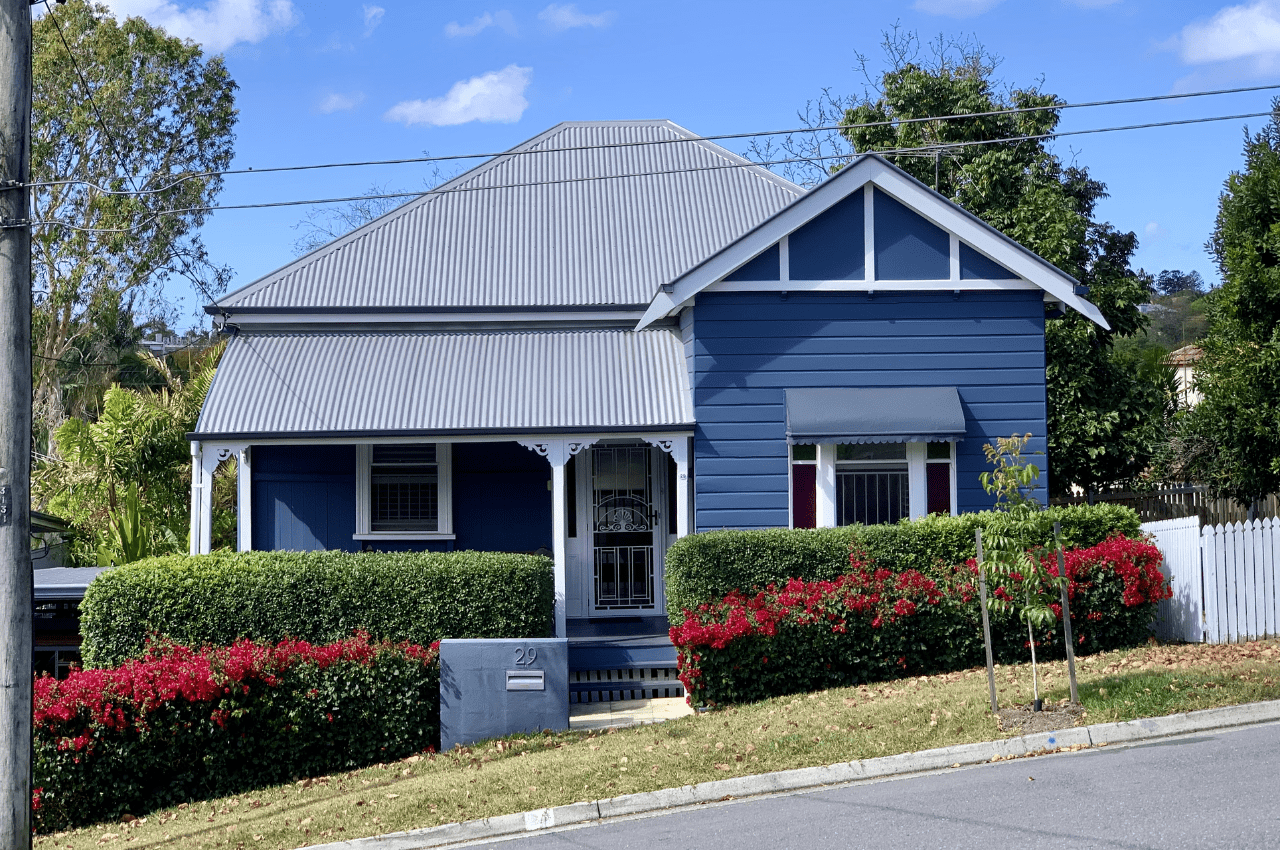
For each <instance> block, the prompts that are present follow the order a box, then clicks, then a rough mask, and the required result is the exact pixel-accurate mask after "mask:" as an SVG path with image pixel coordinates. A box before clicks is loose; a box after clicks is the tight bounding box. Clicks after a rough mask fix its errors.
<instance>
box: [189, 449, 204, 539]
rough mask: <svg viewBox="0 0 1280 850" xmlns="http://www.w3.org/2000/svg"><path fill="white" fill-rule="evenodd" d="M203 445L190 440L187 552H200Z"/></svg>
mask: <svg viewBox="0 0 1280 850" xmlns="http://www.w3.org/2000/svg"><path fill="white" fill-rule="evenodd" d="M202 453H203V446H202V445H201V443H200V441H199V440H192V441H191V527H190V529H189V530H188V533H187V552H188V553H189V554H192V555H199V554H200V517H201V515H202V514H201V501H200V469H201V454H202Z"/></svg>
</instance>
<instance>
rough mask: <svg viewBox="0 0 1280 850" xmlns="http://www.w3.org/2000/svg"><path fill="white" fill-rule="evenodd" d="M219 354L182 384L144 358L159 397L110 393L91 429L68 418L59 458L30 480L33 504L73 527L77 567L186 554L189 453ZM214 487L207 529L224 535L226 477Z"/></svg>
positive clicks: (206, 355) (144, 392)
mask: <svg viewBox="0 0 1280 850" xmlns="http://www.w3.org/2000/svg"><path fill="white" fill-rule="evenodd" d="M224 347H225V346H221V345H219V346H216V347H214V348H211V349H206V350H205V351H204V352H203V355H202V358H201V362H200V363H199V365H198V366H197V367H196V369H195V372H194V374H193V375H192V377H191V378H189V379H186V380H184V379H183V378H182V377H180V376H179V375H177V374H176V373H174V372H173V371H172V370H171V369H170V368H169V366H168V365H167V364H166V363H164V362H163V361H160V360H158V359H157V358H154V357H152V356H151V355H150V354H146V355H143V356H144V357H145V358H148V359H149V360H150V365H151V367H152V368H153V369H154V370H155V371H156V373H157V374H159V375H162V376H163V378H164V380H165V386H164V387H163V388H161V389H159V390H150V389H130V388H125V387H121V386H114V387H111V388H110V389H108V390H107V391H106V393H105V395H104V399H103V405H102V412H101V415H100V416H98V418H97V419H96V421H93V422H89V421H86V420H84V419H78V418H75V419H68V420H67V421H66V422H64V423H63V424H62V426H61V427H60V428H59V429H58V431H57V434H56V436H55V439H56V442H57V450H58V457H57V458H51V459H49V460H46V461H44V462H43V463H41V464H39V465H38V466H37V468H36V470H35V474H34V475H33V489H34V491H35V495H36V501H37V502H38V503H41V504H47V505H48V510H49V511H51V512H52V513H54V514H56V515H58V516H61V517H63V518H65V519H67V520H68V521H70V522H71V523H72V525H73V526H74V527H75V528H76V531H77V535H76V539H75V541H74V544H73V547H72V550H73V555H74V556H75V557H76V558H77V559H78V560H81V561H89V562H93V561H96V560H103V559H104V557H102V556H101V553H103V552H105V553H106V555H105V560H107V561H108V562H111V561H114V562H116V563H123V562H124V561H126V560H132V559H135V558H136V557H138V553H142V554H161V553H165V552H176V551H183V550H185V549H186V536H187V528H188V521H189V517H190V504H191V500H190V487H191V451H190V448H189V444H188V442H187V438H186V435H187V433H188V432H190V431H191V430H192V429H194V428H195V425H196V420H197V418H198V417H199V415H200V407H201V405H202V404H203V403H204V398H205V395H206V394H207V393H208V390H209V385H210V384H211V383H212V381H213V375H214V370H215V368H216V365H217V361H218V358H219V357H220V356H221V354H222V350H223V348H224ZM222 481H223V485H222V490H221V491H219V490H218V489H216V488H215V508H216V510H217V511H218V517H217V521H216V522H215V531H220V536H221V537H222V538H223V542H224V543H225V542H226V541H225V538H226V536H227V531H228V526H229V525H230V522H229V518H228V514H229V512H230V502H231V498H230V496H231V494H230V491H229V488H228V486H227V484H226V483H225V482H226V478H225V476H224V477H223V479H222Z"/></svg>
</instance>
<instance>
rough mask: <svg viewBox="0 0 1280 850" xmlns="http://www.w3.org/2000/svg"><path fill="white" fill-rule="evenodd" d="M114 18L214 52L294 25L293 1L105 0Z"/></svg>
mask: <svg viewBox="0 0 1280 850" xmlns="http://www.w3.org/2000/svg"><path fill="white" fill-rule="evenodd" d="M104 2H105V3H106V5H107V7H108V8H110V9H111V11H112V12H113V13H115V14H116V16H117V17H121V18H124V17H141V18H145V19H146V20H147V22H148V23H150V24H154V25H155V26H159V27H163V28H164V30H165V31H166V32H167V33H169V34H170V35H176V36H178V37H179V38H189V39H191V40H192V41H195V42H198V43H199V44H200V45H201V46H202V47H204V48H205V49H206V50H210V51H213V52H215V53H217V52H221V51H223V50H226V49H227V48H228V47H231V46H232V45H235V44H239V43H240V42H242V41H247V42H249V43H250V44H257V43H258V42H260V41H262V40H263V39H264V38H266V37H267V36H269V35H274V34H275V33H278V32H284V31H285V30H287V29H289V28H290V27H292V26H293V25H294V24H296V23H297V22H298V20H299V18H300V15H299V14H298V12H297V10H296V9H295V8H294V5H293V2H292V0H205V2H204V5H203V6H199V7H197V6H194V5H186V6H181V7H180V6H179V5H178V3H177V2H173V1H172V0H104Z"/></svg>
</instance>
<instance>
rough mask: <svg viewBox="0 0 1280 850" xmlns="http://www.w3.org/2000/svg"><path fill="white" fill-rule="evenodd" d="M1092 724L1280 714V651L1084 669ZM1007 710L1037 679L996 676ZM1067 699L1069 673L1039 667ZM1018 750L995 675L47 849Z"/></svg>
mask: <svg viewBox="0 0 1280 850" xmlns="http://www.w3.org/2000/svg"><path fill="white" fill-rule="evenodd" d="M1077 669H1078V673H1079V680H1080V695H1081V701H1082V702H1083V704H1084V707H1085V714H1084V716H1083V717H1082V718H1081V721H1080V722H1082V723H1085V724H1088V723H1097V722H1104V721H1109V720H1125V719H1131V718H1135V717H1146V716H1156V715H1161V714H1169V713H1175V712H1179V711H1190V710H1194V709H1198V708H1210V707H1213V706H1219V705H1231V704H1237V703H1244V702H1253V701H1257V700H1263V699H1275V698H1280V644H1276V643H1274V642H1265V643H1255V644H1244V645H1240V646H1149V647H1143V648H1140V649H1136V650H1132V651H1129V652H1114V653H1106V654H1102V655H1097V656H1092V657H1089V658H1082V659H1080V660H1079V662H1078V664H1077ZM996 672H997V685H998V694H999V698H1000V701H1001V704H1002V705H1004V704H1009V703H1013V702H1027V701H1029V700H1030V698H1031V669H1030V665H1019V666H1013V667H1000V668H998V669H997V671H996ZM1040 672H1041V694H1042V696H1044V697H1045V698H1046V699H1047V700H1061V699H1065V697H1066V695H1067V681H1066V665H1065V664H1064V663H1061V662H1059V663H1052V664H1042V665H1040ZM1000 737H1004V733H1001V732H1000V731H999V730H997V728H996V723H995V720H994V719H993V718H992V717H991V713H990V711H989V708H988V700H987V685H986V675H985V671H984V670H982V669H978V670H969V671H964V672H960V673H951V674H947V675H941V676H930V677H922V678H914V679H903V680H898V681H894V682H885V683H881V684H876V685H873V686H864V687H856V688H840V689H835V690H830V691H824V692H820V693H814V694H807V695H801V696H793V697H783V698H778V699H772V700H766V701H764V702H760V703H755V704H752V705H746V706H739V707H737V708H730V709H726V710H723V711H717V712H712V713H707V714H702V715H697V716H694V717H687V718H683V719H680V720H673V721H668V722H666V723H663V724H660V725H656V726H644V727H637V728H634V729H627V730H618V731H616V732H610V733H607V734H587V733H566V734H561V735H551V736H541V735H538V736H532V737H524V738H509V739H505V740H503V741H500V742H488V743H486V744H484V745H478V746H476V747H474V748H469V749H464V750H461V751H454V752H451V753H447V754H443V755H437V756H432V757H427V756H414V757H412V758H410V759H406V760H404V761H400V762H395V763H394V764H387V765H377V766H375V767H371V768H367V769H365V770H360V771H352V772H350V773H340V774H334V775H332V776H325V777H318V778H316V779H314V780H309V781H306V782H300V783H295V784H291V785H285V786H279V787H274V788H266V789H262V790H260V791H254V792H252V793H249V794H242V795H239V796H235V797H227V798H223V799H219V800H213V801H207V802H201V803H192V804H190V805H184V806H179V807H176V808H172V809H166V810H164V811H157V812H151V813H148V814H147V816H146V817H145V818H144V819H142V820H138V821H135V822H134V823H132V824H129V825H124V824H99V825H96V826H92V827H87V828H84V829H79V830H75V831H72V832H67V833H57V834H54V835H48V836H39V837H37V839H36V842H35V844H36V847H38V848H41V850H53V848H67V849H68V850H80V848H98V847H109V848H114V847H126V846H127V847H130V848H144V847H162V846H163V847H182V848H215V847H218V848H239V847H245V848H282V849H283V848H294V847H301V846H305V845H307V844H322V843H326V842H330V841H339V840H343V839H348V838H357V837H361V836H368V835H379V834H383V833H387V832H398V831H401V830H406V829H414V828H418V827H426V826H435V825H438V824H442V823H449V822H453V821H460V820H469V819H473V818H481V817H486V816H491V815H498V814H507V813H511V812H520V811H526V810H529V809H536V808H540V807H544V806H554V805H561V804H564V803H571V802H574V801H578V800H592V799H598V798H603V797H613V796H617V795H620V794H629V793H634V792H637V791H651V790H656V789H659V788H670V787H678V786H681V785H686V784H693V783H697V782H704V781H707V780H711V779H723V778H725V777H727V776H738V775H744V774H754V773H764V772H768V771H773V770H785V769H788V768H797V767H809V766H814V765H824V764H832V763H835V762H841V761H850V760H853V759H860V758H871V757H875V756H882V755H892V754H896V753H902V752H909V751H914V750H922V749H928V748H931V747H941V746H946V745H949V744H962V743H969V742H974V741H983V740H991V739H994V738H1000Z"/></svg>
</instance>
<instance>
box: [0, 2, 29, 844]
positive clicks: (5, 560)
mask: <svg viewBox="0 0 1280 850" xmlns="http://www.w3.org/2000/svg"><path fill="white" fill-rule="evenodd" d="M30 168H31V6H30V0H0V847H3V848H6V849H7V848H15V850H18V848H24V847H26V848H29V847H30V846H31V710H32V688H31V679H32V677H31V670H32V668H31V658H32V647H31V620H32V608H33V602H32V589H31V585H32V577H31V536H30V531H31V232H30V230H29V229H28V219H29V216H30V209H29V206H30V205H29V203H28V200H27V191H28V189H27V185H26V184H27V181H28V178H29V175H30Z"/></svg>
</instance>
